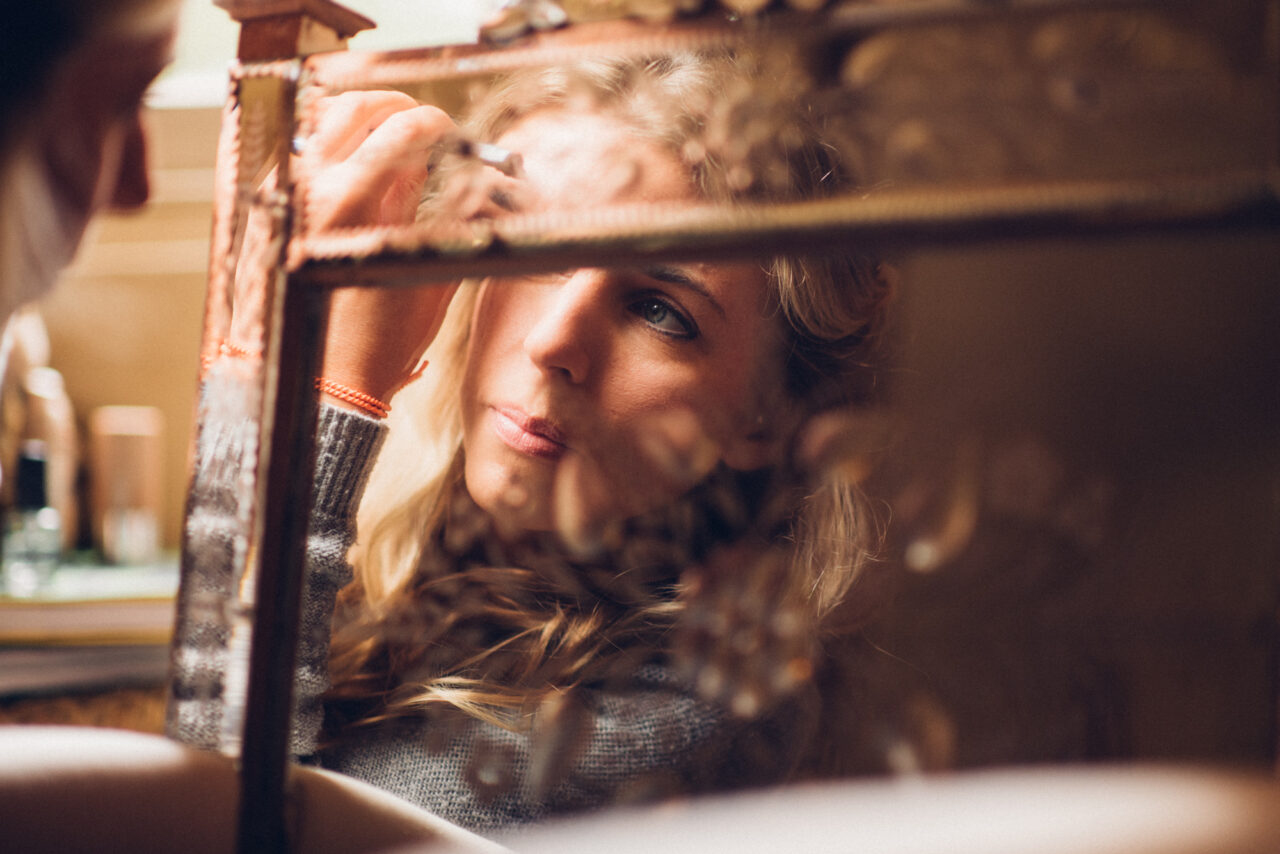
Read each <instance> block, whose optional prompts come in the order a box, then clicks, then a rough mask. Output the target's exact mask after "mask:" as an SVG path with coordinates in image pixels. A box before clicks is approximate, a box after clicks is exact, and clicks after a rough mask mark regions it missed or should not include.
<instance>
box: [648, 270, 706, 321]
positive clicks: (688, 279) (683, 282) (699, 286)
mask: <svg viewBox="0 0 1280 854" xmlns="http://www.w3.org/2000/svg"><path fill="white" fill-rule="evenodd" d="M642 272H643V273H644V274H645V275H646V276H648V277H649V278H651V279H657V280H658V281H659V282H666V283H667V284H669V285H675V286H676V287H679V288H683V289H685V290H689V291H693V292H694V293H696V294H698V295H699V296H700V297H702V298H703V299H705V300H706V301H707V302H708V303H710V304H711V307H712V308H714V309H715V310H716V313H717V314H719V315H720V316H721V317H727V315H726V314H725V310H724V306H722V305H720V301H719V300H717V299H716V298H715V296H714V295H713V294H712V293H711V291H710V290H708V289H707V286H706V285H704V284H703V283H702V282H701V281H699V280H698V279H696V278H694V277H693V276H690V275H689V274H688V273H686V272H685V271H684V270H682V269H680V268H679V267H673V266H670V265H668V264H655V265H653V266H650V267H645V268H644V270H643V271H642Z"/></svg>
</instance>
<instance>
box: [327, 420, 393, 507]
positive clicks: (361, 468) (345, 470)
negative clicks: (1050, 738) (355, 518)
mask: <svg viewBox="0 0 1280 854" xmlns="http://www.w3.org/2000/svg"><path fill="white" fill-rule="evenodd" d="M386 435H387V427H386V425H385V424H384V423H383V422H382V421H381V420H380V419H375V418H369V417H368V416H365V415H361V414H360V413H357V412H352V411H350V410H347V409H341V408H339V407H336V406H327V405H326V406H321V407H320V419H319V423H318V425H317V427H316V480H315V487H314V490H315V492H314V495H313V498H312V508H313V513H315V514H316V515H318V516H324V517H327V518H329V519H335V520H342V519H347V518H348V517H349V516H350V515H351V514H352V513H353V511H354V508H355V506H356V504H358V503H359V501H360V497H361V496H362V495H363V494H364V488H365V485H366V484H367V483H368V481H369V472H370V470H372V468H373V461H374V460H375V459H376V458H377V456H378V451H379V449H380V448H381V447H382V443H383V441H384V440H385V438H386Z"/></svg>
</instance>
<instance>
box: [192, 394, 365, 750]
mask: <svg viewBox="0 0 1280 854" xmlns="http://www.w3.org/2000/svg"><path fill="white" fill-rule="evenodd" d="M218 379H219V378H217V377H215V378H214V380H213V382H215V383H216V382H217V381H218ZM205 391H206V398H216V396H217V389H206V390H205ZM204 415H205V418H204V423H203V425H202V429H201V432H200V436H199V441H198V443H197V447H196V457H195V467H194V475H193V478H192V485H191V491H190V499H189V506H188V513H187V522H186V528H185V531H184V538H185V539H184V543H183V571H182V575H183V577H182V583H181V586H180V588H179V593H178V620H177V624H176V626H175V631H174V640H173V645H172V660H171V666H170V696H169V709H168V721H167V731H168V734H169V735H170V736H171V737H173V738H175V739H177V740H178V741H182V742H185V743H187V744H191V745H194V746H197V747H202V748H206V749H219V748H225V747H227V746H228V744H229V743H230V742H231V741H234V739H235V738H236V731H237V722H236V720H235V715H236V713H237V707H238V706H239V705H240V704H241V702H242V701H243V696H242V692H243V666H244V663H245V662H246V661H247V649H245V648H244V646H243V641H242V639H241V635H239V634H237V633H236V632H235V631H234V624H233V620H232V619H230V618H229V617H228V613H229V611H230V610H231V609H230V608H229V603H230V602H231V601H232V594H233V591H234V590H235V589H236V587H237V585H238V584H240V583H241V578H240V571H239V568H238V565H240V564H242V563H243V562H244V560H245V558H244V555H245V553H246V548H245V545H244V540H245V537H246V536H247V535H246V528H247V525H246V523H245V516H246V513H245V510H246V508H244V507H242V506H240V505H241V502H240V500H239V499H238V497H237V496H238V494H239V493H240V492H241V491H243V490H242V486H243V484H242V481H243V478H244V477H245V472H246V471H248V470H250V469H249V467H250V466H252V465H253V459H254V454H253V453H252V451H253V447H254V445H253V443H254V442H255V440H256V427H255V425H254V423H253V422H252V421H251V420H250V419H248V418H244V417H236V413H235V412H233V411H230V410H229V409H228V408H226V407H223V408H221V409H217V408H214V407H209V406H207V407H206V408H205V412H204ZM211 416H212V417H211ZM385 429H386V428H385V427H384V426H383V425H382V424H381V422H379V421H375V420H373V419H370V418H366V417H364V416H362V415H359V414H358V413H353V412H348V411H346V410H341V409H337V408H334V407H328V406H325V407H322V408H321V411H320V416H319V424H318V431H317V447H316V453H317V456H316V479H315V485H314V492H313V496H312V506H311V513H310V521H309V527H308V537H307V547H306V566H305V568H304V573H305V574H304V588H303V600H302V609H301V620H300V625H299V643H298V651H297V665H296V670H295V673H296V676H295V681H294V708H295V714H294V726H293V731H292V735H291V750H292V752H293V754H294V755H295V756H297V757H305V756H309V755H311V754H313V753H314V752H315V742H316V737H317V735H318V732H319V727H320V723H321V721H322V717H323V709H322V705H321V697H322V694H323V692H324V691H325V689H326V688H327V687H328V657H329V622H330V619H331V617H332V614H333V608H334V602H335V600H336V597H337V593H338V591H339V590H340V589H341V588H342V586H343V585H345V584H346V583H347V582H348V581H349V580H350V578H351V569H350V566H349V565H348V564H347V561H346V553H347V549H348V548H349V546H350V545H351V542H352V539H353V537H354V511H355V507H356V505H357V504H358V502H359V499H360V495H361V493H362V492H363V490H364V485H365V483H366V481H367V478H368V473H369V469H370V468H371V466H372V462H373V459H374V458H375V456H376V454H377V451H378V448H379V447H380V445H381V443H382V440H383V437H384V435H385Z"/></svg>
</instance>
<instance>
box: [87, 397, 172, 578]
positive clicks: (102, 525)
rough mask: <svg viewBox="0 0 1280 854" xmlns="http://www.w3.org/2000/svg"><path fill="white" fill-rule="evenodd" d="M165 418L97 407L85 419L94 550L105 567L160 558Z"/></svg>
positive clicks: (151, 410)
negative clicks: (87, 421)
mask: <svg viewBox="0 0 1280 854" xmlns="http://www.w3.org/2000/svg"><path fill="white" fill-rule="evenodd" d="M163 442H164V413H162V412H161V411H160V410H159V409H156V408H155V407H152V406H100V407H98V408H97V409H95V410H93V412H91V413H90V415H89V503H90V520H91V523H92V526H93V537H94V542H95V545H96V546H97V547H98V550H99V551H100V552H101V553H102V557H103V560H105V561H106V562H108V563H114V564H125V565H137V564H147V563H154V562H155V561H156V560H158V559H159V557H160V518H161V514H160V502H161V492H162V490H163V462H164V460H163V453H164V448H163Z"/></svg>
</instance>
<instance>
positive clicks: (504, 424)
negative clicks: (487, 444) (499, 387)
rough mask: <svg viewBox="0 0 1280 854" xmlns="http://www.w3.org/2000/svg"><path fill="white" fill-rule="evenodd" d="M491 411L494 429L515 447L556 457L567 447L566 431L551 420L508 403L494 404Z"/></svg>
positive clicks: (527, 453)
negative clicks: (562, 431)
mask: <svg viewBox="0 0 1280 854" xmlns="http://www.w3.org/2000/svg"><path fill="white" fill-rule="evenodd" d="M492 412H493V415H494V418H493V429H494V432H495V433H497V434H498V438H499V439H501V440H502V441H503V442H504V443H505V444H506V445H507V447H509V448H511V449H512V450H514V451H518V452H519V453H521V454H526V455H528V456H531V457H543V458H546V459H557V458H559V457H560V456H561V455H563V454H564V452H565V451H567V450H568V448H567V447H566V446H565V444H564V434H563V433H561V432H560V430H559V429H558V428H557V427H556V426H555V425H554V424H552V423H551V422H550V421H547V420H545V419H542V418H537V417H534V416H532V415H528V414H526V413H525V412H522V411H521V410H519V409H515V408H513V407H509V406H495V407H493V408H492Z"/></svg>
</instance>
